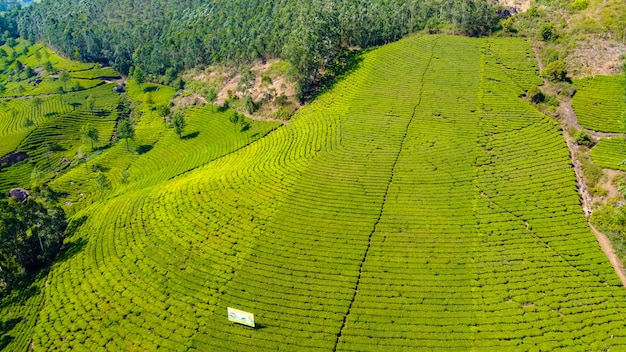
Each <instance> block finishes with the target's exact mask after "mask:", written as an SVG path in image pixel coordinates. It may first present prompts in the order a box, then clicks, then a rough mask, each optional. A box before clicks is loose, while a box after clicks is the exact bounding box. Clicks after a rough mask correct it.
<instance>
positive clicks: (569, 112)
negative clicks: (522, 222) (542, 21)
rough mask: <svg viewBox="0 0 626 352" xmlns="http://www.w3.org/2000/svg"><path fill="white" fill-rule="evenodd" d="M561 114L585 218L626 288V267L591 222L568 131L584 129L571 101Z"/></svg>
mask: <svg viewBox="0 0 626 352" xmlns="http://www.w3.org/2000/svg"><path fill="white" fill-rule="evenodd" d="M559 113H560V115H561V126H562V128H563V137H564V138H565V142H566V144H567V148H568V149H569V154H570V158H571V160H572V165H573V166H574V173H575V174H576V183H577V184H578V191H579V192H580V198H581V203H582V207H583V212H584V213H585V217H586V218H587V223H588V224H589V228H590V229H591V231H592V232H593V234H594V235H595V236H596V239H597V240H598V244H599V245H600V248H602V251H603V252H604V254H605V255H606V256H607V258H609V262H611V265H612V266H613V269H614V270H615V273H616V274H617V276H618V277H619V279H620V280H621V281H622V285H624V287H626V273H624V265H623V264H622V262H621V261H620V259H619V257H618V256H617V254H616V253H615V250H614V249H613V246H612V245H611V241H610V240H609V238H608V237H607V236H606V235H605V234H603V233H602V232H600V231H598V229H596V228H595V226H593V224H592V223H591V221H589V217H590V216H591V205H592V204H591V199H592V197H591V194H590V193H589V188H588V187H587V185H586V184H585V179H584V176H583V169H582V165H581V164H580V161H578V148H577V145H576V142H575V140H574V137H572V136H570V135H569V134H568V133H567V132H566V131H567V130H566V127H569V126H571V127H574V128H576V129H577V130H579V129H582V128H583V127H582V126H581V125H580V123H578V119H577V118H576V114H575V113H574V109H573V108H572V104H571V101H570V100H568V101H564V102H561V103H560V106H559ZM584 130H585V132H586V133H587V134H589V135H590V136H592V137H594V138H596V139H602V138H610V137H621V136H622V134H621V133H604V132H597V131H591V130H588V129H584Z"/></svg>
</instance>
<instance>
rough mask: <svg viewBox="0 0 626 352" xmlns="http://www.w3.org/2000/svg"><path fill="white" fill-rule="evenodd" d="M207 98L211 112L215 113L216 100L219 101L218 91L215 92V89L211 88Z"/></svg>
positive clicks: (207, 91)
mask: <svg viewBox="0 0 626 352" xmlns="http://www.w3.org/2000/svg"><path fill="white" fill-rule="evenodd" d="M205 98H206V100H207V101H208V102H209V104H211V112H214V110H213V109H214V108H215V106H214V105H213V104H214V103H215V100H217V91H216V90H215V88H213V87H211V88H209V89H207V90H206V95H205Z"/></svg>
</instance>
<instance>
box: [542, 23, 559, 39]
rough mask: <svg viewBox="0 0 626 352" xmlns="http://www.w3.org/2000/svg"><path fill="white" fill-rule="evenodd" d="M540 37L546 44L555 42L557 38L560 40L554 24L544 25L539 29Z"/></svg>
mask: <svg viewBox="0 0 626 352" xmlns="http://www.w3.org/2000/svg"><path fill="white" fill-rule="evenodd" d="M538 35H539V39H541V40H543V41H545V42H552V41H555V40H556V38H558V35H557V33H556V28H555V26H554V23H553V22H550V23H544V24H542V25H541V26H540V27H539V32H538Z"/></svg>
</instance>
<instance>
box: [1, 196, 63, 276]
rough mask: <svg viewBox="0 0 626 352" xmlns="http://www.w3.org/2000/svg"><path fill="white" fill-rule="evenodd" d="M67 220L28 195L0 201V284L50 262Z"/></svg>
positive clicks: (56, 251) (56, 252)
mask: <svg viewBox="0 0 626 352" xmlns="http://www.w3.org/2000/svg"><path fill="white" fill-rule="evenodd" d="M66 225H67V223H66V220H65V213H64V212H63V210H62V209H61V208H59V207H56V206H53V207H46V206H44V204H43V203H42V202H40V201H37V200H35V199H32V198H29V199H27V200H26V201H25V202H24V203H21V202H17V201H14V200H8V201H7V200H5V199H3V200H0V287H2V286H6V285H8V287H9V288H10V285H11V284H13V283H14V282H15V281H16V280H17V279H19V278H20V277H21V276H22V275H23V274H24V273H28V272H33V271H35V270H38V269H41V268H43V267H45V266H48V265H50V264H51V263H52V261H53V260H54V258H55V257H56V255H57V254H58V253H59V250H60V248H61V244H62V243H63V231H64V230H65V227H66Z"/></svg>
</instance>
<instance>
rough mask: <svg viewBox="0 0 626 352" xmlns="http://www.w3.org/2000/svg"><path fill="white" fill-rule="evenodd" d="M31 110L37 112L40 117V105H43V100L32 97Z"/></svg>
mask: <svg viewBox="0 0 626 352" xmlns="http://www.w3.org/2000/svg"><path fill="white" fill-rule="evenodd" d="M32 103H33V108H34V109H35V110H36V111H37V115H40V114H41V113H40V111H39V110H40V109H41V105H42V104H43V100H42V99H41V98H40V97H34V98H33V100H32Z"/></svg>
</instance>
